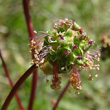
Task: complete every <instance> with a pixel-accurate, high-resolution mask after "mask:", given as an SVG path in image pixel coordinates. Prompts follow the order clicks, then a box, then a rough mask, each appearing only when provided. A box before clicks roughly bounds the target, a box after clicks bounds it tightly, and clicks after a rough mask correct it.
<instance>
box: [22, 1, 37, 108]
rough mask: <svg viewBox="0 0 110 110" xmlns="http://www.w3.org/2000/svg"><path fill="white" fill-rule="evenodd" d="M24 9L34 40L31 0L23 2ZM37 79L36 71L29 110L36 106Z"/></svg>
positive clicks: (29, 30)
mask: <svg viewBox="0 0 110 110" xmlns="http://www.w3.org/2000/svg"><path fill="white" fill-rule="evenodd" d="M23 9H24V14H25V19H26V23H27V27H28V32H29V36H30V40H32V39H33V38H34V30H33V25H32V21H31V16H30V14H29V0H23ZM32 58H34V55H33V54H32ZM37 79H38V70H37V69H36V70H35V71H34V74H33V78H32V89H31V96H30V100H29V106H28V110H32V108H33V105H34V99H35V95H36V88H37Z"/></svg>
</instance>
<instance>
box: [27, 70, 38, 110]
mask: <svg viewBox="0 0 110 110" xmlns="http://www.w3.org/2000/svg"><path fill="white" fill-rule="evenodd" d="M37 72H38V70H37V69H36V70H35V72H34V73H33V78H32V89H31V96H30V100H29V105H28V110H32V108H33V105H34V99H35V95H36V87H37V79H38V74H37Z"/></svg>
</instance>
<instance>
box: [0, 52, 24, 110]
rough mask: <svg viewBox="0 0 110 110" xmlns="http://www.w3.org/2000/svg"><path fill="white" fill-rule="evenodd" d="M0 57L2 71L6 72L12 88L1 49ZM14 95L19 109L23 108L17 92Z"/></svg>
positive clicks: (22, 109)
mask: <svg viewBox="0 0 110 110" xmlns="http://www.w3.org/2000/svg"><path fill="white" fill-rule="evenodd" d="M0 57H1V60H2V64H3V68H4V71H5V74H6V76H7V78H8V80H9V83H10V85H11V87H12V88H13V86H14V84H13V82H12V80H11V77H10V75H9V71H8V68H7V66H6V64H5V61H4V59H3V57H2V54H1V51H0ZM15 97H16V100H17V102H18V105H19V109H20V110H24V107H23V105H22V104H21V100H20V98H19V96H18V94H17V93H16V94H15Z"/></svg>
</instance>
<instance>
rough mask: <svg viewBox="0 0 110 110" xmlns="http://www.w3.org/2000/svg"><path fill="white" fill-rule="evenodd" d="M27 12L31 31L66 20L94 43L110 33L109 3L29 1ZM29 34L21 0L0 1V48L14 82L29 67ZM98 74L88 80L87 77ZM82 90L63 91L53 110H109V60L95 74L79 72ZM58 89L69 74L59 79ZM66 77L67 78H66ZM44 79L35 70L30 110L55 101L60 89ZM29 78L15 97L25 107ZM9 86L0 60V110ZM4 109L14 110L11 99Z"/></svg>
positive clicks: (105, 0) (106, 0)
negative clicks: (81, 30)
mask: <svg viewBox="0 0 110 110" xmlns="http://www.w3.org/2000/svg"><path fill="white" fill-rule="evenodd" d="M30 13H31V17H32V22H33V26H34V30H36V31H48V30H50V29H51V28H52V26H53V24H54V22H55V21H57V20H58V19H60V18H62V19H64V18H68V19H71V20H73V21H76V22H77V23H78V24H79V25H80V26H81V27H82V28H83V29H84V30H85V31H86V32H87V33H88V35H89V36H90V38H91V39H94V40H95V41H96V42H97V44H98V49H100V45H101V44H100V39H101V36H102V35H103V34H104V33H105V32H106V31H108V30H110V0H30ZM28 44H29V35H28V31H27V26H26V22H25V18H24V14H23V7H22V0H0V49H1V51H2V54H3V57H4V59H5V62H6V64H7V66H8V69H9V72H10V76H11V78H12V80H13V82H14V83H16V81H17V80H18V79H19V77H20V76H21V75H22V74H23V73H24V72H25V71H26V69H28V68H29V67H30V66H31V64H30V62H31V54H30V52H29V47H28ZM90 72H91V73H92V74H93V77H94V76H95V74H98V78H95V77H94V80H93V81H88V74H89V73H90ZM80 75H81V79H82V86H83V90H82V91H81V92H80V94H79V95H76V94H75V91H74V89H71V93H69V92H66V94H65V95H64V97H63V99H62V101H61V102H60V104H59V106H58V108H57V110H110V59H107V60H106V61H102V60H101V61H100V70H99V71H81V72H80ZM62 77H63V78H62V79H63V80H62V88H63V87H64V85H65V84H66V81H68V79H69V75H67V76H62ZM67 77H68V78H67ZM46 78H48V79H51V76H48V77H47V76H46V75H45V74H43V72H42V71H41V70H39V79H38V88H37V94H36V99H35V104H34V109H33V110H51V108H52V104H51V99H57V97H58V96H59V94H60V92H61V90H62V89H61V90H59V91H57V92H56V91H53V90H51V88H50V83H51V81H50V82H49V83H46ZM31 79H32V75H31V76H30V77H29V78H28V79H27V80H26V82H25V83H24V84H23V85H22V87H21V88H20V89H19V91H18V94H19V96H20V98H21V100H22V104H23V105H24V107H25V108H26V107H27V105H28V100H29V97H30V90H31ZM10 90H11V87H10V85H9V82H8V79H7V77H6V75H5V73H4V70H3V66H2V62H1V60H0V108H1V106H2V104H3V102H4V101H5V99H6V97H7V95H8V93H9V92H10ZM8 110H18V104H17V102H16V100H15V98H13V100H12V101H11V103H10V105H9V107H8Z"/></svg>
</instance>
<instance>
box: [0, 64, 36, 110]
mask: <svg viewBox="0 0 110 110" xmlns="http://www.w3.org/2000/svg"><path fill="white" fill-rule="evenodd" d="M36 68H37V67H36V65H32V66H31V67H30V68H29V69H28V70H27V71H26V72H25V73H24V74H23V75H22V76H21V77H20V79H19V80H18V81H17V82H16V84H15V85H14V87H13V88H12V90H11V91H10V93H9V95H8V97H7V98H6V100H5V102H4V104H3V106H2V108H1V110H6V109H7V107H8V105H9V104H10V102H11V100H12V98H13V96H14V95H15V93H16V92H17V90H18V89H19V88H20V86H21V85H22V84H23V83H24V81H25V80H26V79H27V78H28V77H29V75H30V74H31V73H32V72H33V71H34V70H35V69H36Z"/></svg>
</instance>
